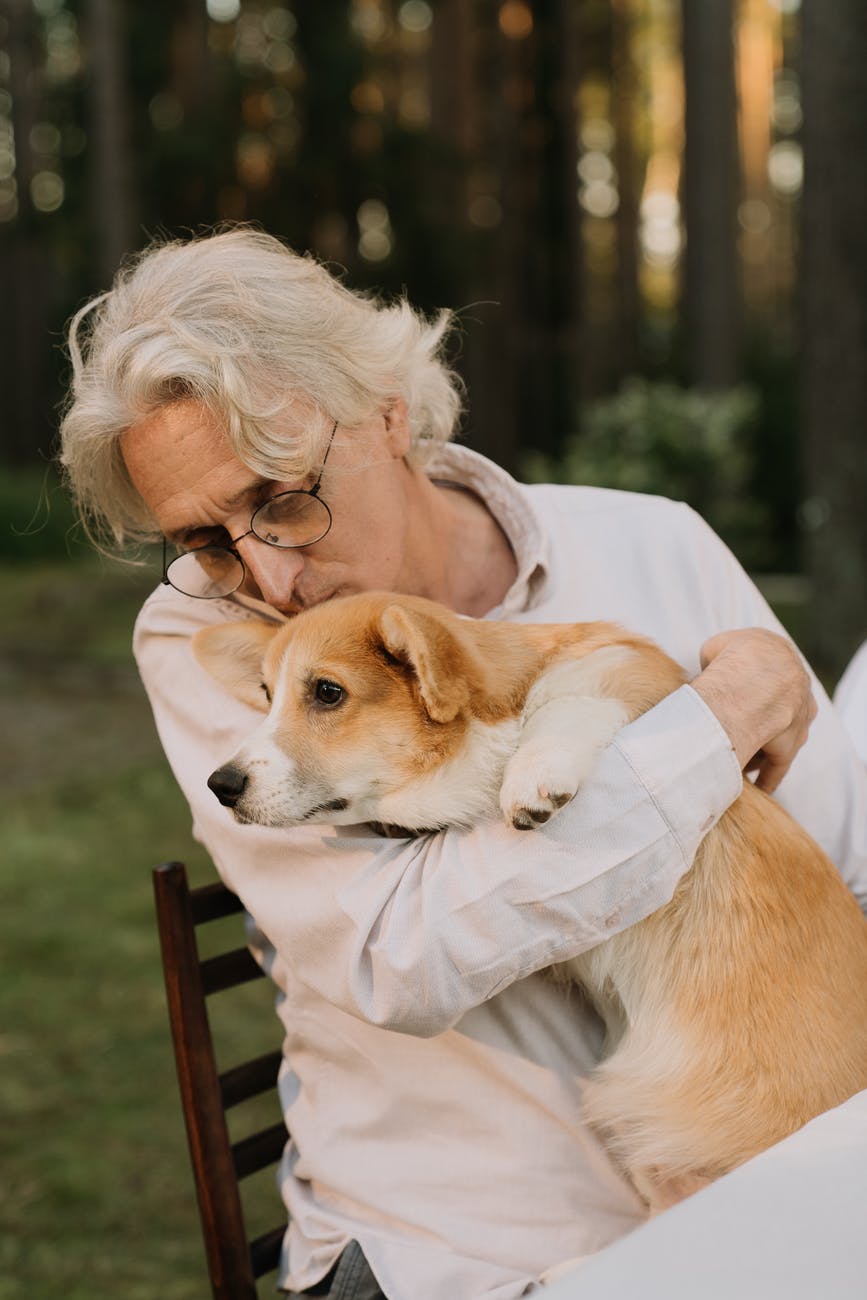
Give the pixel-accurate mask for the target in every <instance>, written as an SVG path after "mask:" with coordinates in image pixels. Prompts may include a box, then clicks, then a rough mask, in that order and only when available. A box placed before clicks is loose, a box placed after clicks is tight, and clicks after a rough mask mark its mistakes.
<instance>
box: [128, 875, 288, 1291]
mask: <svg viewBox="0 0 867 1300" xmlns="http://www.w3.org/2000/svg"><path fill="white" fill-rule="evenodd" d="M153 880H154V893H155V895H156V907H157V922H158V925H159V933H160V946H161V948H162V958H163V972H164V974H165V981H166V993H167V996H168V1009H169V1021H170V1023H171V1030H172V1038H173V1040H174V1048H175V1062H176V1065H177V1071H178V1082H179V1084H180V1090H181V1102H182V1105H183V1111H184V1119H185V1121H186V1126H187V1136H188V1138H189V1144H190V1159H191V1161H192V1166H193V1174H194V1178H195V1184H196V1194H197V1196H198V1201H199V1215H200V1218H201V1223H202V1235H203V1237H204V1241H205V1254H206V1256H207V1261H208V1272H209V1275H210V1279H211V1289H212V1292H213V1295H214V1300H257V1291H256V1279H257V1278H259V1277H263V1276H264V1275H265V1274H266V1273H270V1272H271V1271H272V1270H273V1269H275V1268H276V1267H277V1263H278V1260H279V1256H280V1245H281V1242H282V1239H283V1234H284V1233H285V1231H286V1224H285V1221H284V1222H283V1223H282V1224H280V1225H278V1226H277V1227H276V1228H274V1229H272V1230H271V1231H270V1232H266V1233H264V1234H263V1235H262V1236H260V1237H257V1238H256V1239H255V1240H254V1241H249V1240H248V1237H247V1231H246V1227H245V1223H244V1212H243V1207H242V1203H241V1193H240V1188H239V1182H240V1180H241V1179H243V1178H246V1177H247V1176H248V1175H249V1174H252V1173H255V1172H256V1171H257V1170H260V1169H264V1168H266V1167H267V1166H268V1165H271V1164H276V1162H277V1161H278V1160H279V1159H280V1156H281V1155H282V1153H283V1147H284V1145H285V1143H286V1138H287V1133H286V1128H285V1125H284V1124H283V1123H282V1122H281V1123H279V1124H273V1125H271V1126H270V1127H268V1128H265V1129H263V1130H261V1131H260V1132H257V1133H254V1134H252V1135H251V1136H249V1137H246V1138H244V1139H243V1140H242V1141H239V1142H235V1143H234V1144H233V1143H232V1142H231V1140H230V1138H229V1129H228V1125H227V1122H226V1110H228V1109H229V1108H230V1107H231V1106H235V1105H237V1104H238V1103H239V1102H242V1101H245V1100H247V1099H248V1098H250V1097H255V1096H258V1095H259V1094H261V1093H264V1092H267V1091H268V1090H269V1089H272V1088H276V1084H277V1071H278V1069H279V1066H280V1059H281V1053H280V1052H279V1051H272V1052H268V1053H266V1054H265V1055H263V1056H259V1057H257V1058H255V1059H254V1060H250V1061H244V1062H242V1063H240V1064H238V1065H235V1066H234V1067H233V1068H232V1069H229V1070H225V1071H224V1072H223V1073H220V1072H219V1070H218V1068H217V1062H216V1058H215V1055H214V1046H213V1040H212V1036H211V1027H210V1022H209V1020H208V1011H207V1005H206V999H207V998H208V997H209V996H210V995H211V994H214V993H217V992H220V991H221V990H223V989H229V988H233V987H235V986H237V985H240V984H246V983H248V982H249V981H250V980H254V979H260V978H262V975H263V972H262V969H261V967H260V966H259V965H258V964H257V963H256V961H255V960H254V958H253V956H252V955H251V953H250V952H249V950H248V949H247V948H246V947H239V948H234V949H232V950H231V951H229V952H223V953H219V954H218V955H217V956H213V957H208V958H206V959H205V960H203V961H202V960H200V959H199V951H198V945H197V943H196V927H197V926H199V925H204V924H206V923H207V922H209V921H215V920H217V919H219V918H220V917H224V916H230V915H231V914H233V913H236V912H243V906H242V904H241V902H240V901H239V899H238V898H237V897H236V896H235V895H234V894H233V893H231V891H230V890H228V889H227V888H226V887H225V885H222V884H213V885H205V886H203V887H201V888H199V889H193V890H191V889H190V887H189V884H188V881H187V873H186V870H185V868H184V865H183V863H180V862H168V863H165V864H164V865H163V866H160V867H156V868H155V869H154V873H153Z"/></svg>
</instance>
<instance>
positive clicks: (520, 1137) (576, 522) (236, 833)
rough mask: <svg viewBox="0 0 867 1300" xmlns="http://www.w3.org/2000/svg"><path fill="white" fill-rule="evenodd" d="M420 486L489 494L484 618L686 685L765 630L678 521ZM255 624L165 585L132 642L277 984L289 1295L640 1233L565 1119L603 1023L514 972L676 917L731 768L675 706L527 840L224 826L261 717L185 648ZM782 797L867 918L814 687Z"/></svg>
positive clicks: (472, 471)
mask: <svg viewBox="0 0 867 1300" xmlns="http://www.w3.org/2000/svg"><path fill="white" fill-rule="evenodd" d="M431 472H432V474H433V475H434V476H435V477H437V478H441V479H447V480H450V481H452V482H455V483H460V484H464V485H466V486H471V487H473V488H474V490H476V491H477V492H478V493H479V494H480V495H482V496H483V497H484V499H485V500H486V501H487V503H488V504H489V506H490V508H491V509H492V511H493V512H494V514H495V515H496V517H497V518H498V519H499V521H500V523H501V525H502V526H503V528H504V529H505V531H506V533H507V535H508V537H509V539H510V541H511V543H512V546H513V548H514V550H515V553H516V556H517V559H518V567H519V573H518V578H517V580H516V582H515V584H514V586H513V587H512V589H511V590H510V592H509V593H508V595H507V596H506V599H505V600H504V602H503V605H502V606H501V607H500V608H499V609H498V610H496V611H492V613H491V615H490V616H491V617H498V618H509V619H512V620H515V621H527V622H546V621H547V622H567V621H578V620H587V619H596V618H604V619H612V620H615V621H619V622H621V623H623V624H625V625H627V626H628V627H630V628H632V629H634V630H635V631H638V632H643V633H646V634H648V635H650V636H652V637H654V638H655V639H656V640H657V641H658V642H659V643H660V644H661V645H662V646H663V647H664V648H665V649H666V650H667V651H668V652H669V653H670V654H671V655H673V656H674V657H675V658H676V659H677V660H679V661H680V662H681V663H682V664H683V665H684V667H685V668H686V669H687V670H688V671H689V672H697V671H698V667H699V664H698V652H699V647H700V645H701V643H702V642H703V641H704V640H705V639H706V638H707V637H709V636H710V635H711V634H713V633H714V632H717V631H719V630H721V629H725V628H733V627H742V626H755V625H761V626H765V627H771V628H778V624H777V623H776V620H775V619H774V617H773V615H772V614H771V613H770V611H769V609H768V608H767V606H766V605H765V603H764V601H763V600H762V598H761V596H760V595H759V594H758V592H757V591H756V590H755V588H754V587H753V585H752V584H751V583H750V582H749V580H748V579H747V578H746V576H745V575H744V573H743V572H742V570H741V569H740V568H739V566H738V565H737V563H736V562H735V560H734V559H733V557H732V556H731V555H730V553H729V552H728V551H727V550H726V548H725V547H724V546H723V545H722V543H721V542H720V541H719V540H718V539H717V538H716V537H715V536H714V535H713V534H712V533H711V532H710V530H709V529H708V528H707V527H706V526H705V525H704V524H703V523H702V521H701V520H700V519H699V518H698V517H697V516H696V515H695V514H694V513H693V512H692V511H690V510H689V509H688V508H687V507H686V506H684V505H680V504H675V503H672V502H668V501H665V500H661V499H658V498H650V497H638V496H633V495H630V494H627V493H622V492H613V491H605V490H600V489H591V488H571V487H552V486H537V487H530V488H528V487H522V486H520V485H518V484H516V483H514V481H513V480H512V479H510V478H509V476H508V475H506V474H505V473H503V471H501V470H499V469H498V468H496V467H495V466H493V465H492V464H490V463H489V462H487V461H485V460H484V459H483V458H481V457H479V456H477V455H475V454H473V453H472V452H470V451H468V450H467V449H465V448H460V447H454V446H451V447H447V448H445V449H443V451H442V453H441V454H440V457H439V460H438V461H437V463H436V465H435V466H434V467H433V468H432V470H431ZM251 610H252V611H255V612H258V613H259V614H260V615H264V616H270V617H272V618H279V615H276V614H275V613H274V611H273V610H272V611H268V610H267V609H266V608H265V607H264V606H257V605H256V602H251V601H249V600H247V601H237V600H236V601H231V600H226V601H196V600H192V599H190V598H188V597H184V596H182V595H180V594H179V593H177V592H175V591H173V590H172V589H171V588H168V587H161V588H159V589H158V590H157V591H156V592H155V593H154V595H153V596H152V597H151V598H150V599H149V600H148V602H147V603H146V605H145V607H144V609H143V611H142V614H141V616H140V619H139V622H138V625H137V629H136V637H135V648H136V655H137V658H138V662H139V667H140V670H141V674H142V678H143V680H144V683H145V686H146V688H147V691H148V694H149V696H150V699H151V702H152V705H153V709H154V714H155V718H156V722H157V726H158V729H159V732H160V736H161V738H162V741H163V745H164V747H165V750H166V753H167V755H168V757H169V760H170V762H171V764H172V767H173V768H174V771H175V774H176V776H177V778H178V781H179V782H180V785H181V787H182V789H183V790H184V793H185V795H186V797H187V799H188V800H189V803H190V806H191V809H192V811H193V817H194V828H195V833H196V835H197V836H198V837H199V838H200V839H201V840H202V841H203V843H204V844H205V845H206V846H207V848H208V849H209V851H210V853H211V854H212V856H213V858H214V861H215V863H216V865H217V868H218V870H219V871H220V874H221V875H222V876H223V878H224V879H225V881H226V882H227V884H228V885H229V887H230V888H231V889H233V890H235V891H236V892H237V893H238V894H239V895H240V897H241V898H242V900H243V901H244V903H245V905H246V907H247V909H248V911H249V912H250V913H251V915H252V916H254V917H255V918H256V920H257V922H258V925H259V926H260V927H261V929H262V931H263V932H264V934H267V936H268V940H265V939H264V937H263V936H262V935H260V936H259V944H260V945H261V946H262V951H261V959H262V960H263V962H264V963H265V965H266V967H267V969H268V970H269V972H270V974H271V975H272V977H273V978H274V980H275V982H276V983H277V985H278V986H279V988H280V990H281V994H280V996H279V997H278V1008H279V1012H280V1015H281V1017H282V1019H283V1023H284V1026H285V1031H286V1039H285V1062H284V1069H283V1074H282V1080H281V1087H282V1097H283V1102H284V1105H285V1109H286V1119H287V1123H288V1126H289V1130H290V1132H291V1133H292V1135H293V1141H292V1143H291V1144H290V1146H289V1148H288V1150H287V1154H286V1159H285V1161H284V1166H283V1171H282V1180H281V1181H282V1190H283V1194H284V1198H285V1200H286V1204H287V1207H288V1209H289V1212H290V1216H291V1223H290V1227H289V1231H288V1234H287V1246H288V1258H287V1260H286V1261H285V1262H284V1268H283V1272H282V1274H281V1282H282V1284H283V1285H289V1286H291V1287H292V1288H294V1289H297V1290H301V1289H303V1288H304V1287H307V1286H310V1285H312V1283H313V1282H314V1281H316V1280H318V1279H319V1278H320V1277H321V1276H322V1275H324V1273H325V1272H326V1271H327V1269H328V1268H329V1267H330V1265H331V1264H332V1262H333V1261H334V1259H335V1258H336V1256H337V1254H338V1253H339V1251H340V1250H341V1249H342V1247H343V1246H344V1245H345V1244H346V1242H347V1241H348V1240H349V1239H350V1238H352V1237H354V1238H356V1239H357V1240H358V1241H359V1243H360V1244H361V1246H362V1248H363V1250H364V1253H365V1255H366V1256H367V1258H368V1260H369V1261H370V1264H371V1267H372V1268H373V1271H374V1273H375V1274H376V1276H377V1278H378V1279H379V1282H380V1285H381V1286H382V1288H383V1290H384V1291H385V1293H386V1295H387V1296H389V1298H390V1300H472V1298H474V1297H487V1298H492V1297H497V1300H510V1298H511V1297H517V1296H520V1295H523V1294H525V1293H526V1292H527V1290H528V1289H532V1285H533V1279H534V1278H535V1277H537V1275H538V1274H539V1272H540V1271H541V1270H542V1269H544V1268H545V1267H547V1266H548V1265H551V1264H553V1263H556V1262H557V1261H559V1260H562V1259H565V1258H570V1257H573V1256H583V1255H587V1254H588V1253H591V1252H593V1251H596V1250H598V1249H599V1248H600V1247H602V1246H604V1245H605V1244H606V1243H609V1242H611V1241H613V1240H614V1239H615V1238H617V1237H618V1236H620V1235H621V1234H623V1233H624V1232H626V1231H628V1230H629V1229H631V1228H633V1227H634V1226H636V1224H637V1223H639V1221H640V1219H641V1217H642V1210H641V1206H640V1204H639V1202H638V1200H637V1198H636V1196H635V1195H634V1193H633V1192H632V1190H631V1189H630V1187H628V1186H627V1185H626V1184H625V1183H624V1182H623V1180H622V1179H621V1178H620V1177H619V1176H618V1174H617V1172H616V1171H615V1170H614V1168H613V1167H612V1165H611V1164H610V1162H609V1161H608V1159H607V1157H606V1154H605V1152H604V1151H603V1150H602V1148H601V1147H600V1146H599V1144H598V1143H597V1141H596V1140H595V1139H594V1137H593V1136H592V1135H591V1134H590V1133H588V1132H587V1131H586V1130H585V1129H584V1128H583V1127H582V1126H581V1124H580V1123H579V1122H578V1118H577V1116H578V1113H579V1106H580V1099H581V1086H582V1078H583V1077H584V1076H585V1075H586V1073H587V1071H588V1070H589V1069H590V1068H591V1067H592V1065H593V1063H594V1061H595V1060H596V1059H597V1056H598V1052H599V1049H600V1042H601V1039H600V1026H599V1023H598V1021H597V1019H596V1017H595V1016H594V1015H593V1013H592V1012H591V1011H589V1010H588V1008H587V1007H586V1006H585V1005H584V1004H583V1003H582V1000H581V999H580V997H579V996H577V995H574V994H573V995H568V994H565V993H564V992H563V991H562V990H560V989H558V988H557V987H555V986H554V985H553V984H552V983H549V982H548V981H547V980H546V978H545V977H544V976H540V975H538V974H535V973H534V972H538V971H540V970H541V969H542V968H543V967H545V966H547V965H548V964H550V963H551V962H554V961H557V960H560V959H562V958H564V957H566V956H567V955H573V954H575V953H577V952H579V951H581V950H583V949H585V948H588V947H590V946H592V945H593V944H595V943H597V942H599V941H600V940H602V939H604V938H606V937H607V936H608V935H610V934H612V933H615V932H617V931H618V930H620V929H623V928H625V927H626V926H628V925H630V924H632V923H633V922H635V921H637V920H639V919H641V918H643V917H644V916H646V915H648V914H649V913H650V912H652V911H653V910H655V909H656V908H657V907H659V906H660V905H662V904H663V903H664V902H666V901H667V900H668V899H669V898H670V897H671V894H672V892H673V890H674V888H675V886H676V884H677V881H678V879H679V878H680V876H681V875H682V873H683V872H684V870H685V869H686V868H687V866H688V865H689V864H690V862H691V861H692V858H693V855H694V853H695V850H696V847H697V845H698V843H699V842H700V839H701V837H702V835H703V834H704V833H705V832H706V831H707V829H708V828H709V827H710V826H711V825H712V824H713V823H714V821H715V820H716V819H717V818H718V817H719V816H720V815H721V814H722V812H723V811H724V810H725V808H726V807H727V806H728V805H729V804H730V803H731V801H732V800H733V799H734V798H735V797H736V795H737V792H738V790H739V788H740V782H741V777H740V773H739V771H738V766H737V762H736V760H735V757H734V754H733V751H732V749H731V747H730V745H729V743H728V740H727V738H726V736H725V734H724V733H723V731H722V729H721V728H720V726H719V724H718V723H717V721H716V719H715V718H714V717H713V715H712V714H711V713H710V712H709V711H708V710H707V709H706V708H705V706H704V704H703V703H702V701H701V700H700V698H699V697H698V695H696V693H695V692H694V691H693V690H692V689H691V688H690V687H688V686H686V687H682V688H681V689H680V690H679V691H677V692H676V693H675V694H674V695H672V696H670V697H669V698H668V699H667V700H664V701H663V702H662V703H661V704H659V705H658V706H657V707H656V708H655V709H653V710H651V712H650V713H648V714H646V715H644V717H642V718H640V719H638V720H637V721H636V722H634V723H632V724H631V725H630V726H628V727H626V728H625V729H624V730H623V732H622V733H621V734H620V736H619V738H618V739H617V741H616V742H615V744H613V745H612V746H611V747H610V748H609V749H608V750H607V751H606V753H605V754H604V755H603V757H602V759H601V760H600V762H599V765H598V768H597V770H596V771H595V773H594V774H593V775H592V776H591V777H590V779H589V780H588V781H587V783H586V785H585V787H584V788H583V789H582V790H581V792H580V793H579V795H578V797H577V798H576V799H575V800H574V801H573V802H572V803H571V804H570V805H568V806H567V807H566V808H564V809H563V810H562V811H561V812H560V813H559V814H558V815H557V817H555V818H554V819H552V821H551V822H550V823H549V824H548V825H547V826H546V827H544V828H543V829H542V830H539V831H536V832H533V833H532V834H531V835H528V834H526V833H521V832H518V831H514V830H511V829H509V828H506V827H505V826H503V825H486V826H482V827H479V828H476V829H474V830H472V831H468V832H457V831H447V832H443V833H441V834H437V835H428V836H423V837H420V838H419V839H416V840H384V839H381V838H378V837H377V836H376V835H374V834H373V833H372V832H371V831H369V830H368V829H366V828H362V827H347V828H341V829H338V830H329V829H323V828H316V827H310V828H303V829H299V830H294V831H286V832H284V831H279V830H273V829H266V828H262V827H256V826H238V825H237V824H236V823H235V821H234V820H233V818H232V817H231V815H230V813H229V812H228V811H227V810H226V809H224V808H221V807H220V806H219V804H218V803H217V801H216V800H215V799H214V797H213V795H212V794H211V793H210V791H209V790H207V789H206V786H205V781H206V778H207V776H208V775H209V773H210V772H211V771H212V770H213V769H214V768H215V767H216V766H217V765H219V763H221V762H222V761H224V760H225V759H226V758H227V757H228V756H229V755H230V754H232V753H233V751H234V750H235V748H236V747H237V746H238V745H239V743H240V741H241V739H242V738H243V737H244V736H245V735H246V734H247V733H248V732H249V731H250V730H251V729H252V727H253V726H254V724H255V723H256V721H257V718H258V716H259V715H255V714H254V713H252V712H251V711H250V710H249V709H247V708H246V707H245V706H243V705H241V704H239V703H238V702H236V701H234V700H232V699H230V698H229V697H228V696H226V695H225V694H224V693H223V692H222V690H221V689H220V688H219V687H218V686H216V685H215V684H214V683H213V682H212V681H211V680H210V678H209V677H207V675H206V674H205V673H204V672H203V671H202V670H200V669H199V668H198V667H197V665H196V664H195V661H194V660H193V658H192V654H191V651H190V647H189V638H190V636H191V634H192V633H193V632H195V631H196V630H197V629H198V628H200V627H203V626H206V625H208V624H212V623H215V622H220V621H224V620H226V619H231V618H235V619H237V618H244V617H249V616H250V612H251ZM780 798H781V801H782V802H783V803H785V804H787V805H788V806H789V807H790V809H792V811H793V812H795V814H796V815H797V816H798V818H799V820H800V821H801V822H802V823H803V824H804V825H805V826H806V827H807V828H808V829H809V830H811V831H812V833H813V834H814V835H815V836H816V837H817V838H818V839H819V840H820V841H821V842H822V843H823V845H824V846H825V848H826V850H827V851H828V852H829V853H830V855H831V856H832V858H833V859H834V860H835V862H837V864H838V865H839V867H840V869H841V871H842V872H843V875H844V877H845V878H846V880H847V881H848V882H849V883H850V885H851V887H852V888H853V889H854V890H855V892H856V893H857V894H858V895H859V897H861V898H862V899H867V772H865V771H864V770H863V769H862V768H861V767H860V765H858V764H857V763H856V762H855V761H854V758H853V755H852V752H851V748H850V746H849V745H848V742H847V741H846V738H845V736H844V735H843V732H842V728H841V726H840V723H839V719H838V718H837V716H836V714H835V713H834V711H833V710H832V708H831V707H830V704H829V702H828V701H827V699H826V698H825V697H824V696H823V695H821V693H820V711H819V717H818V718H817V720H816V722H815V723H814V726H813V729H812V732H811V737H810V740H809V743H808V744H807V746H806V747H805V748H804V750H803V751H802V752H801V754H799V756H798V758H797V760H796V762H795V764H794V765H793V768H792V769H791V771H790V773H789V774H788V776H787V777H786V780H785V782H784V783H783V787H782V788H781V792H780ZM272 945H273V946H272Z"/></svg>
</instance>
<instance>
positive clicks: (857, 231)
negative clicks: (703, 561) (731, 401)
mask: <svg viewBox="0 0 867 1300" xmlns="http://www.w3.org/2000/svg"><path fill="white" fill-rule="evenodd" d="M802 50H803V56H802V57H803V103H804V134H803V140H804V163H805V174H804V205H803V240H802V244H803V248H802V255H801V256H802V277H803V278H802V286H803V296H802V304H803V312H802V365H801V373H802V376H803V388H802V399H803V407H802V414H803V430H804V443H805V470H806V482H807V495H808V501H807V502H806V504H805V509H804V512H803V513H804V522H805V525H806V526H807V534H806V549H807V567H808V570H809V572H810V574H811V576H812V578H813V582H814V587H815V599H814V605H813V619H812V625H813V644H812V646H811V650H812V653H813V655H814V658H815V660H816V662H817V664H818V666H819V667H820V668H822V669H824V670H825V671H826V672H827V673H829V674H833V675H834V676H836V675H837V674H838V673H839V671H840V670H841V669H842V668H843V666H844V665H845V663H846V661H847V659H848V658H849V656H850V655H851V653H852V652H853V651H854V649H855V648H856V646H857V645H858V644H859V642H860V641H861V640H862V639H863V638H864V637H865V635H867V448H865V433H867V239H865V232H867V168H865V166H864V159H865V158H867V81H865V77H864V68H865V66H867V7H865V5H864V2H863V0H838V3H837V4H834V5H828V4H826V3H824V0H804V7H803V27H802Z"/></svg>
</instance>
